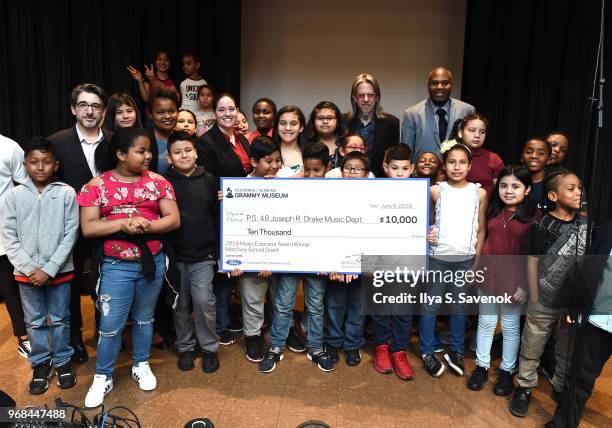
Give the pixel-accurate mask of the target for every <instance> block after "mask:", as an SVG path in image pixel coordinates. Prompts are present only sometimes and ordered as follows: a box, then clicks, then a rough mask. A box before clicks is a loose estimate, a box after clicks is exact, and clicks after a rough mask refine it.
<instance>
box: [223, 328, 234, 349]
mask: <svg viewBox="0 0 612 428" xmlns="http://www.w3.org/2000/svg"><path fill="white" fill-rule="evenodd" d="M235 341H236V339H234V335H233V334H232V332H231V331H229V330H223V331H222V332H221V333H219V343H220V344H221V345H223V346H228V345H231V344H232V343H234V342H235Z"/></svg>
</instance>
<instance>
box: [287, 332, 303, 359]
mask: <svg viewBox="0 0 612 428" xmlns="http://www.w3.org/2000/svg"><path fill="white" fill-rule="evenodd" d="M286 344H287V348H289V350H290V351H293V352H297V353H299V354H301V353H302V352H304V351H306V345H305V344H304V339H302V336H301V335H300V333H299V332H298V331H297V329H296V328H295V327H291V328H290V329H289V335H288V336H287V342H286Z"/></svg>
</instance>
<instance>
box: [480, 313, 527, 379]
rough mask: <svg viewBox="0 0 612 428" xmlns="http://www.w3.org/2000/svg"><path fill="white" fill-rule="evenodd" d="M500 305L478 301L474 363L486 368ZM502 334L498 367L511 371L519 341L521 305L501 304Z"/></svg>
mask: <svg viewBox="0 0 612 428" xmlns="http://www.w3.org/2000/svg"><path fill="white" fill-rule="evenodd" d="M499 306H500V305H498V304H495V303H480V304H479V309H480V315H479V316H478V331H477V333H476V364H477V365H478V366H480V367H484V368H486V369H488V368H489V367H490V366H491V344H492V343H493V335H494V334H495V327H496V326H497V310H498V308H499ZM501 313H502V315H501V326H502V336H503V347H502V362H501V365H500V368H501V369H502V370H505V371H507V372H510V373H512V372H513V371H514V367H515V365H516V359H517V356H518V351H519V345H520V343H521V305H511V304H502V305H501Z"/></svg>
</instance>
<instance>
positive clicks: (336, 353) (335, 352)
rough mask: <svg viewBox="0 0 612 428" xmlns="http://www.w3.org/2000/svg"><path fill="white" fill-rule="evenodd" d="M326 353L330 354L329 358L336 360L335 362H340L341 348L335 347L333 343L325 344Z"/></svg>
mask: <svg viewBox="0 0 612 428" xmlns="http://www.w3.org/2000/svg"><path fill="white" fill-rule="evenodd" d="M325 353H326V354H327V355H329V358H331V360H332V361H333V362H334V364H338V362H339V361H340V350H339V349H338V348H334V347H333V346H331V345H328V344H327V343H326V344H325Z"/></svg>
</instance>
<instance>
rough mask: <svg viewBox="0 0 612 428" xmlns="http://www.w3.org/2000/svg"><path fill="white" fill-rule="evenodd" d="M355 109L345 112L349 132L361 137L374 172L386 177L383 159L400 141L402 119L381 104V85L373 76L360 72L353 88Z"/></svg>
mask: <svg viewBox="0 0 612 428" xmlns="http://www.w3.org/2000/svg"><path fill="white" fill-rule="evenodd" d="M351 106H352V107H353V109H352V111H350V112H348V113H345V114H343V115H342V119H343V120H344V123H345V124H346V127H347V129H348V130H349V132H352V133H357V134H359V135H361V136H362V138H363V140H364V141H365V143H366V147H367V155H368V158H369V159H370V162H371V163H372V173H373V174H374V175H375V176H377V177H379V176H381V177H382V176H383V172H382V162H383V157H384V156H385V150H387V147H389V146H391V145H393V144H396V143H398V142H399V119H398V118H397V117H395V116H393V115H392V114H389V113H385V112H384V110H383V108H382V105H381V103H380V86H379V85H378V81H377V80H376V79H375V78H374V76H372V75H370V74H360V75H359V76H357V77H356V78H355V81H354V82H353V86H352V87H351Z"/></svg>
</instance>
